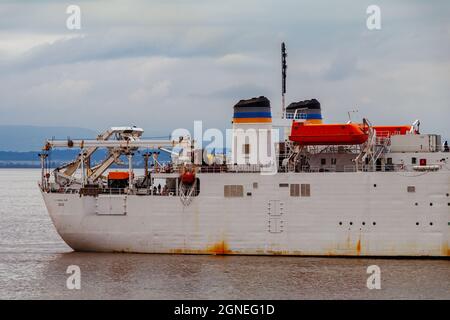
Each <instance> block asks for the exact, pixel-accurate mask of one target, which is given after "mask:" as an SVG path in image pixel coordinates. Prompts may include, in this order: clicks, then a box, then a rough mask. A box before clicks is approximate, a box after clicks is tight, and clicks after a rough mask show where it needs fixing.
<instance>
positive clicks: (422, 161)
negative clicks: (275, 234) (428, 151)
mask: <svg viewBox="0 0 450 320" xmlns="http://www.w3.org/2000/svg"><path fill="white" fill-rule="evenodd" d="M417 160H418V159H417V158H416V157H413V158H411V164H412V165H417ZM386 162H387V164H388V165H392V164H393V162H392V158H387V159H386ZM419 164H420V165H421V166H426V165H427V159H420V160H419Z"/></svg>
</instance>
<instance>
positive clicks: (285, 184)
mask: <svg viewBox="0 0 450 320" xmlns="http://www.w3.org/2000/svg"><path fill="white" fill-rule="evenodd" d="M287 187H289V183H280V188H287Z"/></svg>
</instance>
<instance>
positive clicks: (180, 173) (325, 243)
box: [40, 92, 450, 257]
mask: <svg viewBox="0 0 450 320" xmlns="http://www.w3.org/2000/svg"><path fill="white" fill-rule="evenodd" d="M281 109H282V112H281V113H280V114H277V115H276V116H275V117H273V114H272V110H271V106H270V101H269V100H268V99H267V98H265V97H256V98H252V99H248V100H241V101H239V102H238V103H237V104H236V105H235V106H234V109H233V119H232V135H231V138H232V141H231V150H230V153H229V154H226V153H221V154H215V153H211V152H210V150H206V149H197V148H196V147H195V146H196V143H195V141H194V140H193V139H192V138H191V137H190V136H178V137H172V138H171V139H167V140H146V139H142V138H141V137H142V134H143V130H142V129H140V128H137V127H113V128H110V129H109V130H106V131H105V132H104V133H102V134H100V135H99V136H98V137H97V139H94V140H71V139H67V140H48V141H47V143H46V145H45V147H44V150H43V152H42V154H41V160H42V180H41V182H40V188H41V191H42V194H43V197H44V200H45V204H46V206H47V209H48V211H49V214H50V216H51V218H52V221H53V223H54V225H55V227H56V229H57V231H58V233H59V234H60V235H61V237H62V238H63V239H64V240H65V241H66V242H67V244H68V245H69V246H71V247H72V248H73V249H74V250H80V251H105V252H142V253H189V254H194V253H199V254H208V253H209V254H255V255H339V256H359V255H360V256H445V257H447V256H449V255H450V250H449V245H450V232H449V229H450V196H449V193H450V164H449V155H450V153H449V148H448V144H447V142H445V143H442V141H441V136H439V135H436V134H423V133H421V130H420V121H418V120H417V121H412V124H411V125H404V124H402V125H398V126H386V125H383V124H376V125H373V124H372V123H371V121H369V120H367V119H364V120H363V121H361V123H356V122H351V121H349V122H348V123H341V124H327V123H323V119H322V112H321V105H320V103H319V101H317V100H316V99H312V100H304V101H299V102H295V103H291V104H290V105H288V106H287V107H286V108H285V107H284V92H283V106H282V108H281ZM249 132H251V134H250V133H249ZM261 146H263V149H264V150H267V152H266V155H267V156H265V157H261V153H257V154H256V156H255V155H254V151H255V150H258V149H261ZM60 147H62V148H79V150H80V153H79V155H78V157H77V158H76V159H75V160H74V161H72V162H70V163H68V164H66V165H64V166H61V167H59V168H56V169H54V170H50V168H49V167H48V163H47V162H48V161H47V160H48V153H49V152H50V151H51V150H52V149H54V148H60ZM99 148H106V149H107V150H108V156H107V157H106V158H105V159H104V160H103V161H101V162H100V163H96V164H91V161H90V159H91V157H92V155H93V153H95V152H96V151H97V150H98V149H99ZM139 150H143V152H141V153H140V154H138V151H139ZM160 152H166V153H168V154H170V155H171V159H172V160H171V161H170V162H169V163H161V162H160V161H159V160H158V155H159V153H160ZM136 156H142V157H144V159H145V170H144V174H143V175H141V176H139V175H138V174H137V173H136V172H137V171H136V169H135V168H134V167H133V161H132V160H133V157H136ZM111 166H122V169H117V168H111ZM123 167H125V168H123Z"/></svg>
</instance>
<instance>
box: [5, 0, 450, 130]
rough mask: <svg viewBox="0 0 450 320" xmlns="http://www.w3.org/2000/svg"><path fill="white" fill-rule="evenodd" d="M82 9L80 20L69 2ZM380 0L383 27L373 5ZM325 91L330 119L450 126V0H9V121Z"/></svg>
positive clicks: (212, 123) (221, 108) (130, 117)
mask: <svg viewBox="0 0 450 320" xmlns="http://www.w3.org/2000/svg"><path fill="white" fill-rule="evenodd" d="M70 4H76V5H79V6H80V8H81V30H68V29H67V28H66V19H67V18H68V16H69V15H68V14H66V8H67V6H68V5H70ZM371 4H376V5H378V6H379V7H380V8H381V27H382V28H381V30H373V31H370V30H368V29H367V27H366V19H367V14H366V9H367V7H368V6H369V5H371ZM282 41H285V42H286V45H287V49H288V86H287V87H288V88H287V90H288V92H287V101H288V102H291V101H298V100H303V99H310V98H317V99H318V100H319V101H320V102H321V104H322V109H323V114H324V117H325V121H327V122H340V121H346V120H347V112H348V111H349V110H354V109H358V110H359V114H358V117H360V118H361V117H367V118H369V119H370V120H371V122H372V123H374V124H409V123H412V122H413V121H414V120H415V119H421V120H422V128H423V131H426V132H433V133H434V132H438V133H442V134H444V136H445V137H448V138H450V125H449V122H450V90H449V87H450V1H446V0H442V1H439V0H436V1H411V0H404V1H393V0H390V1H379V0H372V1H365V0H363V1H361V0H358V1H356V0H355V1H342V0H341V1H322V0H311V1H303V0H302V1H300V0H286V1H275V0H270V1H269V0H227V1H224V0H221V1H214V0H157V1H152V0H150V1H138V0H136V1H130V0H129V1H111V0H108V1H71V2H65V1H57V0H54V1H33V2H31V1H21V2H19V1H1V2H0V125H4V124H27V125H44V126H78V127H85V128H91V129H95V130H98V129H103V128H106V127H109V126H116V125H130V124H135V125H138V126H141V127H143V128H145V129H146V131H147V135H151V134H168V133H170V132H171V131H172V129H175V128H178V127H187V128H190V127H191V126H192V122H193V121H194V120H203V121H204V122H205V126H208V127H217V128H226V127H229V126H230V121H231V117H232V106H233V105H234V104H235V103H236V102H237V101H238V100H240V99H243V98H249V97H253V96H259V95H265V96H267V97H268V98H269V99H270V100H271V102H272V108H273V109H279V108H280V100H281V98H280V86H281V81H280V77H281V76H280V57H279V55H280V52H279V51H280V43H281V42H282Z"/></svg>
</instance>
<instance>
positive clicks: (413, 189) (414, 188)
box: [408, 186, 416, 193]
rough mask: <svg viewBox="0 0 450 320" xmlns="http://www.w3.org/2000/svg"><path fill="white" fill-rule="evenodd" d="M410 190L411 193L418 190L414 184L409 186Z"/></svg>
mask: <svg viewBox="0 0 450 320" xmlns="http://www.w3.org/2000/svg"><path fill="white" fill-rule="evenodd" d="M408 192H409V193H414V192H416V187H414V186H408Z"/></svg>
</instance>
